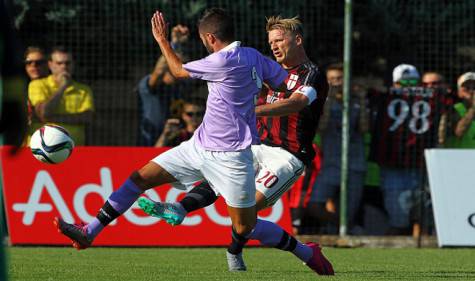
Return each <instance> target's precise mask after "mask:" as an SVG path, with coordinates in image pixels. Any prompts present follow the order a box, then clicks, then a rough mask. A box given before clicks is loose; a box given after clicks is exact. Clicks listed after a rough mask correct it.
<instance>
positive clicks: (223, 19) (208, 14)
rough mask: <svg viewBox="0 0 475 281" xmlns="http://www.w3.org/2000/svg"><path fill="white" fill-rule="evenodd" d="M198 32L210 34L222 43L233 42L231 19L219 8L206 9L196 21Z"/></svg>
mask: <svg viewBox="0 0 475 281" xmlns="http://www.w3.org/2000/svg"><path fill="white" fill-rule="evenodd" d="M198 30H199V32H200V33H204V32H207V33H211V34H213V35H214V36H216V38H218V39H219V40H221V41H223V42H232V41H234V23H233V19H232V17H231V16H230V15H229V14H228V13H227V12H226V11H225V10H224V9H221V8H211V9H207V10H206V11H205V12H204V14H203V16H202V17H201V19H200V20H199V21H198Z"/></svg>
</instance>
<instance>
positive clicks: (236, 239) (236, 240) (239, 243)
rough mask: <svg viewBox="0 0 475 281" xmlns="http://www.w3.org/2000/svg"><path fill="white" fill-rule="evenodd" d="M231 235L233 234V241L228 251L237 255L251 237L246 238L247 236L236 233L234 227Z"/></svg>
mask: <svg viewBox="0 0 475 281" xmlns="http://www.w3.org/2000/svg"><path fill="white" fill-rule="evenodd" d="M231 236H232V241H231V244H229V246H228V252H229V253H230V254H233V255H237V254H239V253H241V252H242V249H243V248H244V246H245V245H246V243H247V241H248V240H249V238H246V237H244V236H242V235H240V234H238V233H236V231H235V230H234V228H233V229H232V235H231Z"/></svg>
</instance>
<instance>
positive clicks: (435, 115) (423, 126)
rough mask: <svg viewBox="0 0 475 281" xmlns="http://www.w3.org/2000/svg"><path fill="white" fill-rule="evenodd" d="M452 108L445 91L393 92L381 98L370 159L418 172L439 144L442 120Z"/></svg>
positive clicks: (411, 88)
mask: <svg viewBox="0 0 475 281" xmlns="http://www.w3.org/2000/svg"><path fill="white" fill-rule="evenodd" d="M450 105H451V97H450V95H449V94H447V91H446V90H445V89H433V88H423V87H409V88H391V89H390V91H389V93H386V94H382V95H381V96H380V97H379V106H378V109H377V110H378V113H377V118H376V120H377V121H376V122H375V124H374V125H375V126H374V127H373V132H372V145H371V156H370V158H371V159H373V160H375V161H376V162H377V163H378V164H380V165H383V166H389V167H395V168H418V167H422V165H423V162H424V157H423V153H424V149H425V148H431V147H436V146H437V144H438V134H439V123H440V118H441V116H442V115H443V114H445V113H446V112H447V111H448V109H449V107H450Z"/></svg>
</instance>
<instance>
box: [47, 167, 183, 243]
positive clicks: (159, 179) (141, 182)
mask: <svg viewBox="0 0 475 281" xmlns="http://www.w3.org/2000/svg"><path fill="white" fill-rule="evenodd" d="M175 181H176V179H175V178H174V177H173V176H172V175H170V174H169V173H168V172H167V171H166V170H165V169H163V168H162V167H161V166H159V165H158V164H156V163H154V162H149V163H147V164H146V165H145V166H144V167H142V168H141V169H140V170H138V171H136V172H133V173H132V175H131V176H130V177H129V178H128V179H127V180H126V181H125V182H124V183H123V184H122V185H121V187H120V188H119V189H118V190H116V191H114V192H113V193H112V194H111V195H110V196H109V198H108V199H107V201H106V202H105V203H104V205H103V206H102V208H101V209H100V210H99V212H98V214H97V216H96V217H95V218H94V219H93V221H92V222H90V223H89V224H82V223H81V224H70V223H67V222H65V221H63V220H62V219H61V218H55V219H54V224H55V226H56V228H57V229H58V231H59V232H60V233H62V234H64V235H65V236H67V237H69V238H70V239H71V241H72V244H73V247H75V248H76V249H78V250H81V249H85V248H87V247H89V246H91V244H92V242H93V240H94V238H95V237H96V236H97V235H98V234H99V233H100V232H101V231H102V230H103V229H104V227H105V226H107V225H108V224H109V223H110V222H112V221H113V220H114V219H116V218H117V217H119V216H120V215H122V214H123V213H124V212H125V211H127V210H128V209H129V208H130V207H131V206H132V204H133V203H134V202H135V201H136V200H137V198H138V197H139V196H140V195H141V194H142V193H143V192H144V191H145V190H147V189H150V188H152V187H155V186H159V185H162V184H165V183H170V182H175Z"/></svg>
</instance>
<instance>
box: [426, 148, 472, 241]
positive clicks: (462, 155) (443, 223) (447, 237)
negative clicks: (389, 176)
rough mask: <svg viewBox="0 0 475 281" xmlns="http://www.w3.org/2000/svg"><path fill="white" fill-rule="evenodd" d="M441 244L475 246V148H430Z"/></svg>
mask: <svg viewBox="0 0 475 281" xmlns="http://www.w3.org/2000/svg"><path fill="white" fill-rule="evenodd" d="M425 157H426V163H427V172H428V175H429V185H430V189H431V196H432V205H433V208H434V218H435V226H436V230H437V239H438V244H439V247H443V246H475V149H473V150H472V149H426V150H425Z"/></svg>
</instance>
